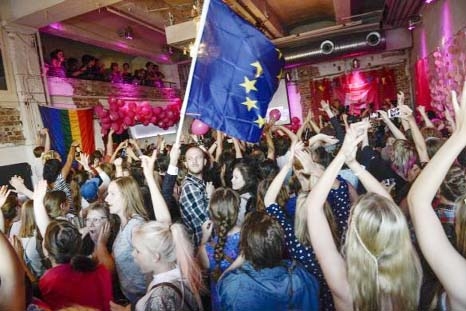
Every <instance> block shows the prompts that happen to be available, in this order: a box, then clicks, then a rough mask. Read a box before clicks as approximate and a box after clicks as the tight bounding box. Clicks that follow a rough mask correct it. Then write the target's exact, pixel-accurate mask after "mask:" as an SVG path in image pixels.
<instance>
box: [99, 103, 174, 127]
mask: <svg viewBox="0 0 466 311" xmlns="http://www.w3.org/2000/svg"><path fill="white" fill-rule="evenodd" d="M108 106H109V108H108V109H105V108H104V107H103V106H102V105H101V104H98V105H96V106H95V107H94V112H95V114H96V115H97V116H98V117H99V119H100V125H101V127H102V135H105V134H107V133H108V131H109V130H110V128H112V129H113V131H114V132H115V133H117V134H121V133H123V131H124V130H126V129H127V128H128V127H130V126H133V125H135V124H138V123H141V124H144V125H146V126H147V125H149V124H154V125H156V126H158V127H160V128H162V129H164V130H166V129H168V128H169V127H171V126H173V125H175V124H176V123H177V122H178V121H179V120H180V108H181V101H180V100H177V101H176V102H174V103H173V104H170V105H168V106H165V107H152V106H151V105H150V103H149V102H146V101H143V102H135V101H131V100H122V99H117V98H115V97H110V98H109V99H108Z"/></svg>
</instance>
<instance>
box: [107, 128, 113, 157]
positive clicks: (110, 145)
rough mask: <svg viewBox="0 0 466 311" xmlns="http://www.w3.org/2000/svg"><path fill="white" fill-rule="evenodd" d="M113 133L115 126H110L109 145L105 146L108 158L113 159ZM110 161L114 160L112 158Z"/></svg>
mask: <svg viewBox="0 0 466 311" xmlns="http://www.w3.org/2000/svg"><path fill="white" fill-rule="evenodd" d="M113 133H114V130H113V128H110V130H109V132H108V135H107V145H106V147H105V157H106V158H108V159H111V158H112V155H113ZM110 162H112V160H110Z"/></svg>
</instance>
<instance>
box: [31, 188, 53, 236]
mask: <svg viewBox="0 0 466 311" xmlns="http://www.w3.org/2000/svg"><path fill="white" fill-rule="evenodd" d="M46 192H47V181H46V180H41V181H39V183H38V184H37V188H36V190H35V191H34V197H33V200H34V217H35V218H36V224H37V228H38V229H39V232H40V234H41V235H42V236H45V231H46V230H47V226H48V225H49V223H50V217H49V215H48V214H47V210H46V209H45V205H44V198H45V194H46Z"/></svg>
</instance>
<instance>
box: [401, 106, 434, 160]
mask: <svg viewBox="0 0 466 311" xmlns="http://www.w3.org/2000/svg"><path fill="white" fill-rule="evenodd" d="M400 109H401V115H402V117H401V119H402V120H406V121H407V122H408V125H409V128H410V129H411V136H412V137H413V141H414V145H415V146H416V150H417V154H418V155H419V160H420V161H421V163H427V162H429V155H428V154H427V146H426V141H425V140H424V137H423V136H422V134H421V131H420V130H419V127H418V126H417V123H416V119H415V118H414V115H413V111H412V110H411V108H409V107H408V106H406V105H402V106H400Z"/></svg>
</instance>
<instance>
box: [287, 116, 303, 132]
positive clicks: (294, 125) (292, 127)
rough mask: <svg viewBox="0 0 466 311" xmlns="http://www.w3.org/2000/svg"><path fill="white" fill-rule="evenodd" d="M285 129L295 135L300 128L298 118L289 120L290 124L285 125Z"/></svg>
mask: <svg viewBox="0 0 466 311" xmlns="http://www.w3.org/2000/svg"><path fill="white" fill-rule="evenodd" d="M286 127H287V128H288V129H289V130H291V131H293V133H296V132H297V131H298V130H299V128H300V127H301V120H300V119H299V118H298V117H293V118H291V124H288V125H286Z"/></svg>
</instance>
